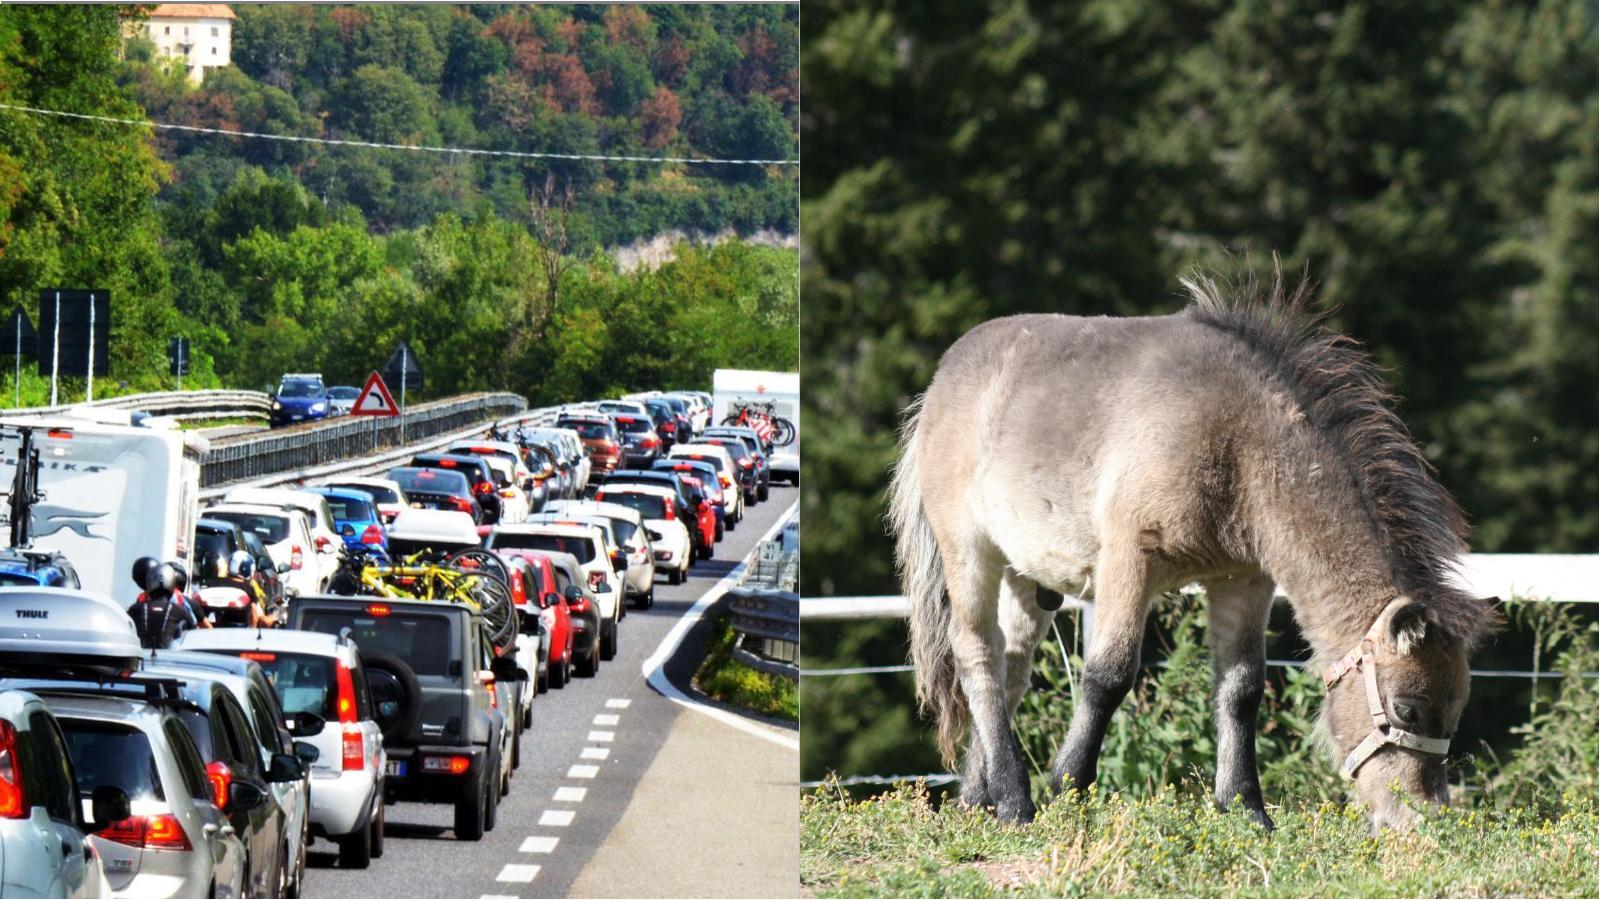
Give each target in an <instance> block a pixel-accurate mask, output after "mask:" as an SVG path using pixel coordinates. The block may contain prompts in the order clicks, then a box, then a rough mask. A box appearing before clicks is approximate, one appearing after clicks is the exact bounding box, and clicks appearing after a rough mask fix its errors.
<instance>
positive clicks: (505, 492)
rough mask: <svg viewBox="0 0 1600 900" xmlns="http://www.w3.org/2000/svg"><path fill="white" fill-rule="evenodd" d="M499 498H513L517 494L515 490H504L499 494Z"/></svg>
mask: <svg viewBox="0 0 1600 900" xmlns="http://www.w3.org/2000/svg"><path fill="white" fill-rule="evenodd" d="M500 496H502V497H515V496H517V492H516V491H515V490H512V489H511V488H506V489H505V490H503V491H501V492H500Z"/></svg>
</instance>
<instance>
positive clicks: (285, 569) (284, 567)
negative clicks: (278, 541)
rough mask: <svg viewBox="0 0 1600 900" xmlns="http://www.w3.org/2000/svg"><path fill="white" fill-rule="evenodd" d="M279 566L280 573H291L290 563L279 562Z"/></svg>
mask: <svg viewBox="0 0 1600 900" xmlns="http://www.w3.org/2000/svg"><path fill="white" fill-rule="evenodd" d="M277 568H278V574H279V575H287V574H289V564H288V563H278V567H277Z"/></svg>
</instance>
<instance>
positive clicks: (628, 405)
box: [594, 400, 650, 419]
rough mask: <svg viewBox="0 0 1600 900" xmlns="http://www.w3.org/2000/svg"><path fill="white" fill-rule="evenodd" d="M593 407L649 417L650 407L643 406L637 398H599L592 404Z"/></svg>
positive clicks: (604, 410) (598, 410) (605, 411)
mask: <svg viewBox="0 0 1600 900" xmlns="http://www.w3.org/2000/svg"><path fill="white" fill-rule="evenodd" d="M594 408H595V410H596V411H597V412H603V413H619V414H621V415H625V416H643V417H644V418H646V419H648V418H650V407H648V406H645V405H644V404H643V403H641V402H640V401H638V400H601V401H600V402H599V403H596V404H595V405H594Z"/></svg>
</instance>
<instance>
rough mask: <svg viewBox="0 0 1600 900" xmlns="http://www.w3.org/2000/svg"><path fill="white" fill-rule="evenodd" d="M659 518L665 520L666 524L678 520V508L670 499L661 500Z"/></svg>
mask: <svg viewBox="0 0 1600 900" xmlns="http://www.w3.org/2000/svg"><path fill="white" fill-rule="evenodd" d="M661 518H663V519H666V520H667V521H668V522H671V521H673V520H675V519H677V518H678V507H677V505H676V504H674V503H673V502H672V500H671V498H663V499H662V501H661Z"/></svg>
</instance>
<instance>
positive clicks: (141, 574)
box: [133, 556, 161, 591]
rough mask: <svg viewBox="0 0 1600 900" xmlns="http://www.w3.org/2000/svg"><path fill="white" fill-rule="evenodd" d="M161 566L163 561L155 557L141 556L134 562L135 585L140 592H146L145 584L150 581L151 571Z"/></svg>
mask: <svg viewBox="0 0 1600 900" xmlns="http://www.w3.org/2000/svg"><path fill="white" fill-rule="evenodd" d="M159 565H161V560H159V559H156V558H155V557H154V556H141V557H139V558H138V559H136V560H134V561H133V583H134V584H136V585H138V586H139V590H141V591H142V590H145V582H147V581H149V580H150V570H151V569H154V568H155V567H156V566H159Z"/></svg>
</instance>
